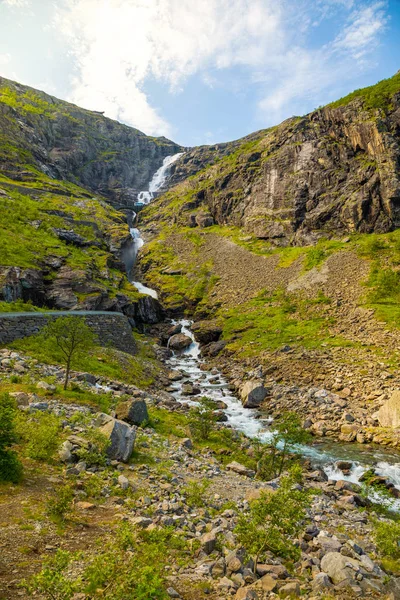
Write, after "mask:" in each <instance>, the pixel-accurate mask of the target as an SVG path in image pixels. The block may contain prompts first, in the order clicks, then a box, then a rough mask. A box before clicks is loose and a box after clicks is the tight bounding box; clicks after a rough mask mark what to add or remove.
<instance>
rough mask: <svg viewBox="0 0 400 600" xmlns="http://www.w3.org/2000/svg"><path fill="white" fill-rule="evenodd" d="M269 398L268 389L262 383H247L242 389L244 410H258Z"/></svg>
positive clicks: (241, 395)
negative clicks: (267, 397)
mask: <svg viewBox="0 0 400 600" xmlns="http://www.w3.org/2000/svg"><path fill="white" fill-rule="evenodd" d="M266 396H267V389H266V388H265V387H264V384H263V383H262V382H261V381H246V383H244V384H243V386H242V387H241V388H240V397H241V399H242V403H243V406H244V408H258V407H259V406H260V404H261V402H262V401H263V400H265V398H266Z"/></svg>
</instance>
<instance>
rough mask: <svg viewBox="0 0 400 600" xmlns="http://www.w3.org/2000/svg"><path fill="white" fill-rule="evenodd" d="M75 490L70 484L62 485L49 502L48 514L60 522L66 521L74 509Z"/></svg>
mask: <svg viewBox="0 0 400 600" xmlns="http://www.w3.org/2000/svg"><path fill="white" fill-rule="evenodd" d="M73 499H74V491H73V489H72V487H71V486H70V485H64V486H63V487H60V488H59V489H58V490H57V492H56V494H55V495H54V496H53V497H52V498H50V499H49V500H48V502H47V514H48V515H50V516H51V517H53V518H54V519H55V520H56V521H58V522H64V521H65V520H66V517H67V515H68V513H69V512H70V511H71V509H72V501H73Z"/></svg>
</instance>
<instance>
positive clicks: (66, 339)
mask: <svg viewBox="0 0 400 600" xmlns="http://www.w3.org/2000/svg"><path fill="white" fill-rule="evenodd" d="M41 337H42V339H43V341H44V343H45V344H46V345H47V346H48V351H49V352H51V353H52V354H54V355H55V356H57V357H58V358H59V360H60V361H62V362H63V363H64V364H65V380H64V390H66V389H67V387H68V381H69V374H70V371H71V368H72V367H74V366H78V365H79V362H80V360H81V359H82V357H83V355H84V354H86V353H87V352H89V351H90V350H93V348H94V346H95V341H96V336H95V335H94V333H93V331H92V329H91V328H90V327H89V325H87V324H86V322H85V319H82V318H81V317H60V318H58V319H55V320H54V321H50V322H49V324H48V325H47V326H46V327H45V328H44V329H43V331H42V332H41Z"/></svg>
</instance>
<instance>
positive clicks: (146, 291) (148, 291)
mask: <svg viewBox="0 0 400 600" xmlns="http://www.w3.org/2000/svg"><path fill="white" fill-rule="evenodd" d="M132 284H133V285H134V286H135V288H136V289H137V291H138V292H140V293H141V294H146V296H151V297H152V298H155V300H157V298H158V295H157V292H156V290H152V289H151V288H149V287H146V286H145V285H143V283H140V281H132Z"/></svg>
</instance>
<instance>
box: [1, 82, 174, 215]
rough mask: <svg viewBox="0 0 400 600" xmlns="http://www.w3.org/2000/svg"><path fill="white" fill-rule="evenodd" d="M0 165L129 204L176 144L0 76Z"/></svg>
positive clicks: (14, 174) (16, 175) (16, 174)
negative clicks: (42, 176) (36, 170)
mask: <svg viewBox="0 0 400 600" xmlns="http://www.w3.org/2000/svg"><path fill="white" fill-rule="evenodd" d="M0 131H1V136H0V169H1V171H2V172H3V173H4V174H5V175H7V176H8V177H10V178H11V179H17V180H19V181H21V180H22V181H29V177H31V175H30V170H31V168H32V167H35V168H37V169H38V170H39V171H41V172H42V173H44V174H45V175H48V176H50V177H52V178H55V179H62V180H68V181H70V182H72V183H75V184H77V185H81V186H83V187H85V188H87V189H89V190H91V191H93V192H96V193H99V194H102V195H104V196H105V197H106V198H107V199H108V200H109V201H110V202H112V203H113V204H114V206H117V207H119V206H125V205H126V206H132V205H133V203H134V201H135V199H136V197H137V193H138V192H139V191H140V190H142V189H145V188H146V186H147V184H148V182H149V181H150V179H151V177H152V175H153V173H154V172H155V171H156V170H157V169H158V168H159V167H160V166H161V164H162V161H163V159H164V158H165V157H166V156H168V155H170V154H174V153H176V152H178V151H179V150H180V149H181V148H180V146H178V145H177V144H175V143H174V142H171V141H170V140H167V139H166V138H163V137H161V138H155V137H149V136H147V135H145V134H144V133H142V132H141V131H138V130H137V129H134V128H132V127H128V126H126V125H122V124H121V123H118V122H117V121H113V120H111V119H107V118H105V117H103V116H102V114H101V113H97V112H94V111H89V110H84V109H82V108H79V107H78V106H75V105H73V104H69V103H68V102H64V101H62V100H58V99H57V98H54V97H52V96H49V95H48V94H45V93H44V92H40V91H38V90H34V89H32V88H29V87H27V86H23V85H21V84H19V83H15V82H13V81H9V80H7V79H4V78H1V77H0Z"/></svg>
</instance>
